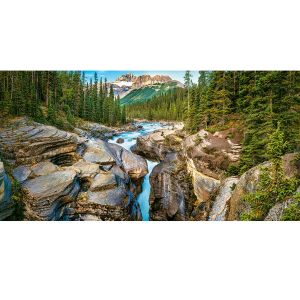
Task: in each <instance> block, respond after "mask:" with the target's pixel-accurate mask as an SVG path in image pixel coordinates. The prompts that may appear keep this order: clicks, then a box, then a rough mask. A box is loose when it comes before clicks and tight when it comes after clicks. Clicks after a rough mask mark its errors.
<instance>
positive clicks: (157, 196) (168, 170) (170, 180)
mask: <svg viewBox="0 0 300 300" xmlns="http://www.w3.org/2000/svg"><path fill="white" fill-rule="evenodd" d="M181 162H182V160H181V159H180V158H179V157H178V156H177V155H176V154H169V155H168V156H167V157H166V159H165V160H164V161H163V162H161V163H159V164H158V165H157V166H155V167H154V169H153V171H152V173H151V175H150V183H151V194H150V218H151V220H155V221H166V220H185V219H186V214H187V204H188V201H190V199H191V194H190V193H189V192H190V186H189V184H188V183H189V182H188V181H187V176H188V175H187V173H186V170H185V166H184V164H182V163H181Z"/></svg>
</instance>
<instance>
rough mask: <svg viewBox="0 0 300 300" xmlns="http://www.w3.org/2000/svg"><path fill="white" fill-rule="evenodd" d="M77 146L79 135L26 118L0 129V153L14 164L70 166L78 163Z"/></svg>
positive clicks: (16, 120)
mask: <svg viewBox="0 0 300 300" xmlns="http://www.w3.org/2000/svg"><path fill="white" fill-rule="evenodd" d="M77 145H78V136H76V135H74V134H71V133H68V132H65V131H62V130H59V129H57V128H55V127H53V126H46V125H42V124H39V123H36V122H30V121H29V120H28V119H27V118H17V119H14V120H12V121H11V122H10V123H9V124H7V126H6V127H5V128H2V129H1V130H0V152H1V153H2V155H3V156H4V158H6V159H10V160H14V161H15V164H16V165H20V164H34V163H38V162H40V161H43V160H47V159H49V160H51V161H52V162H54V163H55V164H58V165H71V164H73V163H74V162H75V161H76V160H77V155H76V149H77Z"/></svg>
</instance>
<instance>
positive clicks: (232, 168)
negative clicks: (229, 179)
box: [226, 165, 239, 176]
mask: <svg viewBox="0 0 300 300" xmlns="http://www.w3.org/2000/svg"><path fill="white" fill-rule="evenodd" d="M238 174H239V167H238V166H236V165H229V166H228V168H227V171H226V176H237V175H238Z"/></svg>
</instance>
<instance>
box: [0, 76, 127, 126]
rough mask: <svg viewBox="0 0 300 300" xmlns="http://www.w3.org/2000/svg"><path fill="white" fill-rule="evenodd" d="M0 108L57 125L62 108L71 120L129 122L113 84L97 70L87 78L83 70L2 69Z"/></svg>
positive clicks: (3, 112)
mask: <svg viewBox="0 0 300 300" xmlns="http://www.w3.org/2000/svg"><path fill="white" fill-rule="evenodd" d="M0 110H1V112H2V114H3V115H8V114H9V115H16V116H21V115H28V116H31V117H32V118H33V119H35V120H38V121H43V120H46V121H49V122H50V123H52V124H55V125H57V122H58V121H59V116H60V114H61V112H63V114H64V116H66V118H67V121H68V122H69V123H71V124H72V123H74V118H75V117H80V118H82V119H85V120H89V121H94V122H99V123H103V124H107V125H111V126H113V125H118V124H124V123H125V122H126V112H125V107H123V108H121V106H120V101H119V98H118V97H115V96H114V92H113V87H112V85H109V84H108V83H107V80H106V79H105V80H104V82H103V81H102V78H100V80H98V77H97V73H95V74H94V80H92V79H91V80H90V81H89V82H86V78H85V73H84V72H81V71H72V72H69V71H0Z"/></svg>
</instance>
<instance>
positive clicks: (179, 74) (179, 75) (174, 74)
mask: <svg viewBox="0 0 300 300" xmlns="http://www.w3.org/2000/svg"><path fill="white" fill-rule="evenodd" d="M95 72H97V74H98V78H100V77H102V78H103V79H104V78H105V77H106V78H107V81H108V82H112V81H115V80H116V79H117V78H118V77H119V76H121V75H123V74H127V73H132V74H133V75H136V76H139V75H145V74H148V75H151V76H154V75H169V76H170V77H171V78H172V79H174V80H178V81H180V82H182V83H183V76H184V73H185V71H153V70H152V71H132V70H130V71H85V76H86V80H87V81H89V80H90V78H93V77H94V73H95ZM191 73H192V80H193V82H197V80H198V71H191Z"/></svg>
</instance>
